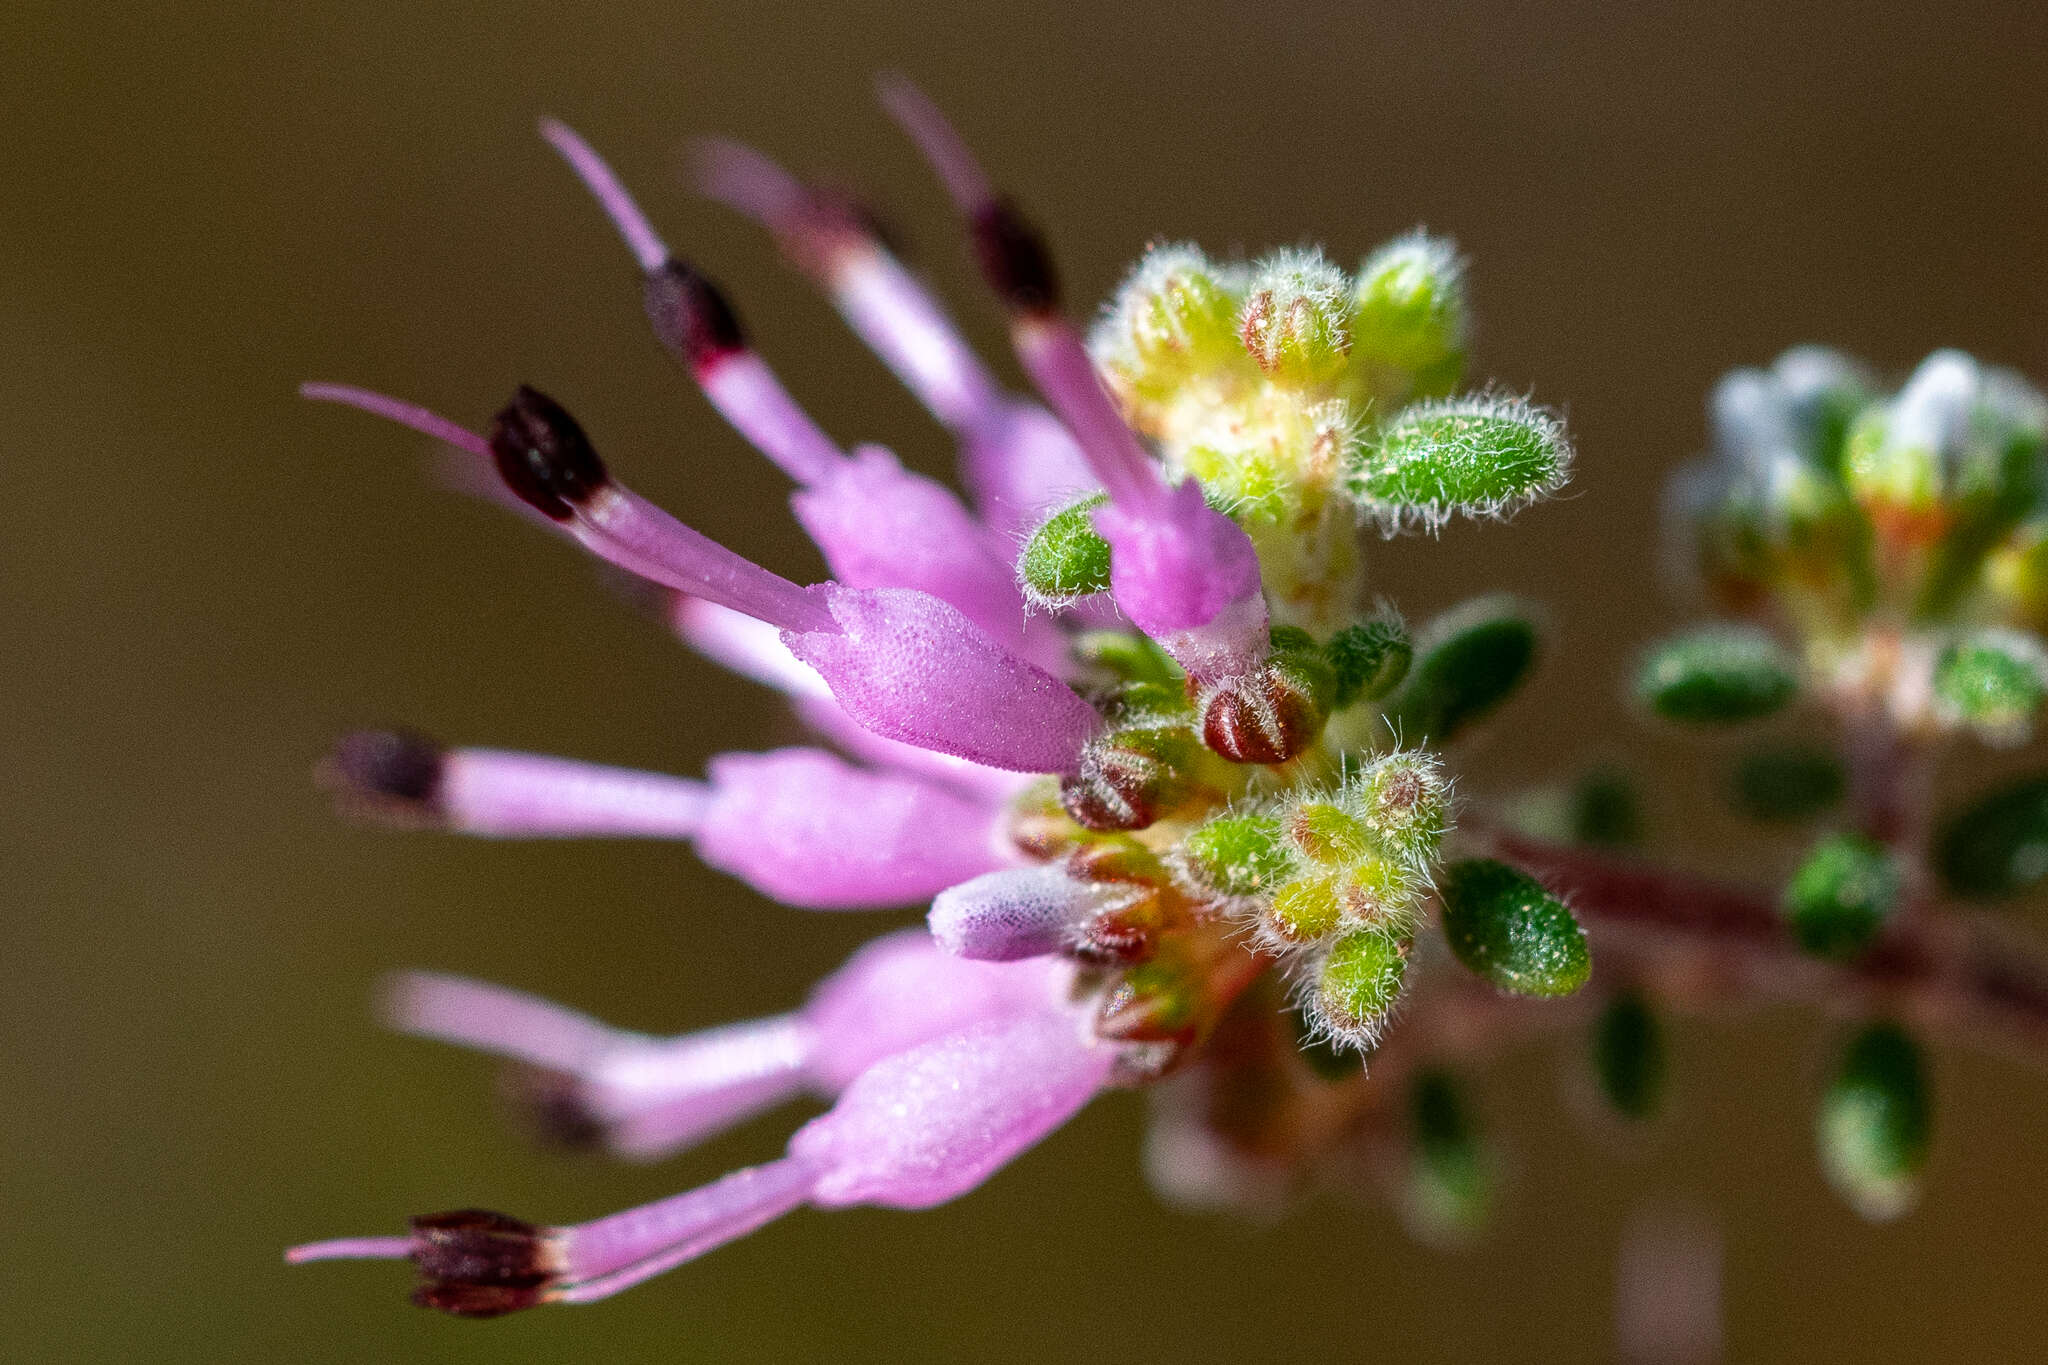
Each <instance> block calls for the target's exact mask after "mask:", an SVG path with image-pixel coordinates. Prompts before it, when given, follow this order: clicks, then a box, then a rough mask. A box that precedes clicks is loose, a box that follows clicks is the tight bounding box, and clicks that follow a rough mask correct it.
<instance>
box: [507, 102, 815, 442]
mask: <svg viewBox="0 0 2048 1365" xmlns="http://www.w3.org/2000/svg"><path fill="white" fill-rule="evenodd" d="M541 135H542V136H543V137H545V138H546V139H547V140H548V141H549V143H551V144H552V145H553V146H554V148H555V150H556V151H558V152H560V153H561V154H562V156H563V158H564V159H565V160H567V161H568V163H569V165H570V167H571V169H573V170H574V171H575V172H576V174H577V175H578V176H579V177H580V178H581V179H582V181H583V183H584V184H585V185H586V186H588V187H589V189H590V192H591V194H592V195H593V196H595V197H596V199H597V202H598V204H599V206H600V207H601V208H603V209H604V211H605V213H606V215H607V216H608V217H610V218H611V220H612V222H613V224H615V225H616V226H617V227H618V229H619V233H620V235H621V236H623V237H624V238H625V239H626V244H627V245H628V246H629V247H631V248H632V251H633V255H634V257H635V258H636V259H637V260H638V261H639V262H640V269H641V270H642V272H643V273H645V275H646V277H647V282H646V291H645V296H644V300H645V303H646V307H647V319H648V321H649V322H650V323H651V324H653V327H654V334H655V336H656V338H658V339H659V340H660V342H661V344H662V346H663V347H664V348H666V349H667V350H668V352H669V353H670V354H671V355H673V356H675V357H676V359H677V360H678V361H679V362H680V363H681V364H682V365H683V367H684V368H685V369H687V370H688V371H689V372H690V374H691V376H692V377H693V378H695V379H696V381H697V383H698V385H699V386H700V387H701V388H702V389H703V390H704V396H705V397H706V398H708V399H710V400H711V404H712V406H713V407H715V408H717V409H718V412H719V415H720V416H722V417H724V418H725V420H726V421H727V422H730V423H731V424H732V425H733V427H734V428H735V429H736V430H738V432H739V433H740V435H742V436H744V437H745V438H746V439H747V440H748V441H749V442H750V443H751V444H752V445H754V446H755V448H757V449H758V450H760V451H761V452H762V453H763V454H765V455H766V456H767V457H768V458H769V459H771V460H773V461H774V462H775V463H776V464H777V465H778V466H780V467H781V468H782V470H783V471H784V472H785V473H787V474H788V475H789V476H790V477H791V478H793V479H795V480H797V481H798V482H799V483H810V482H812V481H813V480H815V479H817V478H818V477H819V476H820V475H821V474H823V473H824V472H825V471H827V470H829V469H831V468H832V466H833V465H834V464H836V463H837V462H838V461H839V460H840V458H841V455H840V451H839V447H838V446H837V445H836V444H835V443H834V442H833V440H832V438H831V437H829V436H827V435H826V434H825V433H824V432H823V431H822V430H820V429H819V427H818V425H817V423H815V422H813V421H812V420H811V419H810V416H809V415H808V414H806V413H805V412H804V410H803V409H802V408H801V407H799V406H798V404H797V402H796V400H795V399H794V398H792V397H790V395H789V391H788V390H787V389H785V388H784V387H783V386H782V382H781V381H780V380H779V379H777V378H776V377H775V373H774V371H772V370H770V369H769V368H768V366H767V365H766V364H765V363H764V362H763V361H762V360H761V358H760V357H759V356H757V355H755V354H754V352H753V351H751V350H750V349H748V347H747V342H746V337H745V333H744V332H743V330H742V329H741V327H740V323H739V319H738V317H737V316H736V315H735V314H734V312H733V310H732V305H731V304H730V303H728V302H727V301H726V299H725V296H724V295H723V294H722V293H720V291H719V289H718V287H717V286H716V285H715V284H713V283H712V282H711V280H710V279H709V278H708V277H707V276H706V275H705V274H704V273H703V272H702V271H700V270H698V269H697V268H696V267H694V266H692V265H689V264H687V263H686V262H684V261H681V260H678V259H677V258H676V257H675V255H674V254H673V253H671V252H670V251H669V249H668V247H667V245H666V244H665V243H663V242H662V240H661V238H660V236H659V234H657V233H656V232H655V231H654V228H653V226H652V225H651V224H650V223H649V222H648V221H647V216H646V215H645V214H644V213H642V212H641V211H640V207H639V205H638V204H636V203H634V202H633V198H632V196H631V195H630V194H628V193H627V192H626V188H625V186H624V185H622V184H621V183H620V182H619V178H618V176H617V175H615V174H614V173H613V172H612V169H611V167H610V166H608V165H606V164H605V161H604V159H603V158H602V157H600V156H599V155H598V154H597V153H596V152H595V151H594V150H592V148H591V146H590V144H589V143H587V142H585V141H584V140H583V139H582V138H580V137H578V136H577V135H576V133H575V132H574V131H573V130H572V129H570V128H569V127H568V126H567V125H565V124H562V123H558V122H555V121H554V120H552V119H547V120H543V121H542V123H541Z"/></svg>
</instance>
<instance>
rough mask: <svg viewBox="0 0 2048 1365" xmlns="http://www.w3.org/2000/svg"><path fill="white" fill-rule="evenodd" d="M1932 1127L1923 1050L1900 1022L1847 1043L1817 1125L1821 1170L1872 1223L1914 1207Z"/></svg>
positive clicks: (1823, 1101) (1871, 1031) (1871, 1028)
mask: <svg viewBox="0 0 2048 1365" xmlns="http://www.w3.org/2000/svg"><path fill="white" fill-rule="evenodd" d="M1932 1129H1933V1111H1932V1106H1931V1104H1930V1103H1929V1096H1928V1086H1927V1076H1926V1072H1925V1068H1924V1067H1923V1066H1922V1064H1921V1060H1920V1050H1919V1048H1918V1047H1916V1046H1915V1045H1914V1043H1913V1040H1912V1039H1911V1038H1909V1037H1907V1036H1906V1035H1905V1033H1904V1032H1902V1031H1901V1030H1900V1029H1899V1028H1898V1026H1897V1025H1895V1024H1876V1025H1873V1026H1872V1027H1870V1028H1869V1029H1867V1030H1865V1031H1864V1032H1863V1033H1862V1034H1861V1035H1859V1036H1858V1037H1857V1038H1856V1039H1855V1041H1853V1042H1852V1043H1850V1044H1849V1047H1848V1049H1847V1050H1846V1051H1845V1052H1844V1053H1843V1055H1842V1064H1841V1067H1840V1068H1839V1069H1838V1070H1837V1071H1836V1073H1835V1076H1834V1079H1833V1081H1832V1082H1831V1083H1830V1084H1829V1085H1828V1089H1827V1094H1826V1095H1825V1096H1824V1097H1823V1098H1822V1100H1821V1105H1820V1114H1819V1117H1818V1120H1817V1122H1816V1124H1815V1137H1816V1139H1817V1140H1818V1143H1819V1146H1820V1162H1821V1170H1822V1172H1823V1173H1824V1174H1825V1175H1826V1176H1827V1178H1828V1183H1829V1184H1830V1185H1833V1186H1834V1188H1835V1191H1836V1193H1838V1194H1840V1195H1841V1196H1842V1198H1843V1199H1845V1200H1846V1201H1848V1203H1849V1205H1850V1207H1852V1208H1854V1209H1855V1210H1856V1211H1857V1212H1858V1213H1860V1214H1862V1215H1863V1216H1864V1217H1865V1218H1868V1219H1870V1220H1871V1221H1872V1222H1882V1221H1885V1220H1887V1219H1891V1218H1896V1217H1898V1216H1899V1215H1900V1214H1902V1213H1904V1212H1905V1211H1906V1210H1907V1209H1909V1208H1911V1207H1912V1204H1913V1198H1914V1195H1915V1194H1916V1192H1917V1185H1918V1178H1919V1175H1920V1172H1921V1170H1922V1169H1923V1168H1924V1167H1925V1166H1926V1164H1927V1151H1928V1146H1929V1142H1930V1135H1931V1132H1932Z"/></svg>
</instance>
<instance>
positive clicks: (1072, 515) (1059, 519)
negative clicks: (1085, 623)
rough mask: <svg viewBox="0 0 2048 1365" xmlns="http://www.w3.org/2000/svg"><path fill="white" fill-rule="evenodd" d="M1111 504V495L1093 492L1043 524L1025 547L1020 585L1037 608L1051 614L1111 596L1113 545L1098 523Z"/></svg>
mask: <svg viewBox="0 0 2048 1365" xmlns="http://www.w3.org/2000/svg"><path fill="white" fill-rule="evenodd" d="M1106 501H1108V497H1107V495H1106V494H1102V493H1091V494H1089V495H1088V496H1087V497H1084V498H1081V499H1079V500H1078V501H1075V502H1070V503H1068V504H1067V505H1066V506H1065V507H1062V508H1060V509H1059V510H1058V511H1056V512H1054V513H1053V514H1052V515H1050V516H1048V517H1047V518H1046V519H1045V520H1044V521H1042V522H1040V523H1039V524H1038V529H1037V530H1035V531H1033V532H1032V533H1031V537H1030V539H1028V540H1026V541H1025V542H1024V551H1023V553H1022V554H1020V555H1018V556H1017V583H1018V585H1019V586H1020V587H1022V588H1023V589H1024V597H1025V600H1026V601H1028V602H1029V603H1030V604H1031V605H1032V606H1034V607H1037V608H1039V609H1041V610H1047V611H1050V610H1055V609H1057V608H1060V607H1064V606H1066V605H1068V604H1069V603H1071V602H1073V601H1075V600H1076V599H1078V598H1082V597H1088V596H1091V595H1093V594H1095V593H1098V592H1108V591H1109V555H1110V551H1109V542H1108V541H1106V540H1104V539H1103V538H1102V535H1101V533H1100V532H1098V531H1097V530H1096V529H1095V522H1094V521H1093V519H1092V514H1093V513H1094V511H1095V509H1096V508H1098V507H1100V506H1102V504H1103V503H1104V502H1106Z"/></svg>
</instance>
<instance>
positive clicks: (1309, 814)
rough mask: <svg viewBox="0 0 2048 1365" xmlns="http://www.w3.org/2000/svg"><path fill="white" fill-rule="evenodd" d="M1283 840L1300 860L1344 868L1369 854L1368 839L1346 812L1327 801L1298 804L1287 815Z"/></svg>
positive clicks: (1357, 823)
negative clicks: (1298, 855) (1298, 852)
mask: <svg viewBox="0 0 2048 1365" xmlns="http://www.w3.org/2000/svg"><path fill="white" fill-rule="evenodd" d="M1287 837H1288V839H1289V841H1290V842H1292V843H1293V845H1294V846H1295V848H1297V849H1299V850H1300V851H1301V854H1302V856H1303V857H1305V858H1307V859H1308V860H1309V861H1310V862H1313V863H1322V864H1324V865H1326V866H1338V867H1341V866H1344V865H1346V864H1349V863H1353V862H1356V861H1358V860H1359V859H1360V858H1363V857H1365V856H1366V855H1367V854H1369V853H1370V852H1372V848H1373V842H1372V836H1371V835H1370V834H1368V833H1367V832H1366V828H1365V824H1364V822H1363V821H1361V820H1359V818H1358V817H1357V816H1355V815H1353V814H1352V813H1351V812H1350V811H1348V810H1345V809H1344V808H1343V807H1342V806H1340V805H1338V804H1336V803H1335V802H1331V801H1302V802H1300V803H1298V804H1296V805H1295V806H1294V807H1293V809H1291V810H1289V811H1288V812H1287Z"/></svg>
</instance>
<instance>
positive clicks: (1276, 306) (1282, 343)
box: [1238, 249, 1351, 385]
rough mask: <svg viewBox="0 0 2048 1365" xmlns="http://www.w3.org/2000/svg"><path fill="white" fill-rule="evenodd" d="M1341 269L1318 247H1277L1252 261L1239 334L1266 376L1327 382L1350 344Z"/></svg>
mask: <svg viewBox="0 0 2048 1365" xmlns="http://www.w3.org/2000/svg"><path fill="white" fill-rule="evenodd" d="M1348 292H1349V291H1348V289H1347V286H1346V281H1345V279H1344V272H1343V271H1341V270H1339V269H1337V267H1336V266H1334V265H1332V264H1330V262H1329V261H1328V260H1327V259H1325V258H1324V256H1323V254H1322V252H1320V251H1317V250H1313V249H1310V250H1287V251H1276V252H1274V253H1273V254H1272V255H1271V256H1268V257H1266V258H1265V259H1264V260H1262V261H1260V262H1258V263H1257V264H1256V265H1255V266H1253V267H1252V276H1251V282H1250V285H1249V287H1248V289H1247V292H1246V298H1245V304H1244V310H1243V311H1242V312H1241V313H1240V314H1239V316H1238V339H1239V340H1241V341H1242V342H1243V343H1244V348H1245V350H1246V351H1248V352H1250V353H1251V357H1252V360H1253V361H1255V362H1256V363H1257V364H1258V367H1259V368H1260V369H1261V370H1263V371H1265V373H1266V375H1267V377H1269V378H1271V379H1274V380H1276V381H1278V382H1280V383H1282V384H1289V385H1307V384H1327V383H1330V382H1331V381H1333V380H1335V379H1336V378H1337V377H1338V376H1339V375H1340V374H1342V373H1343V371H1344V367H1345V364H1346V362H1347V357H1348V353H1349V352H1350V350H1351V327H1350V318H1349V313H1350V301H1349V299H1348V298H1347V297H1346V296H1347V294H1348Z"/></svg>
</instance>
